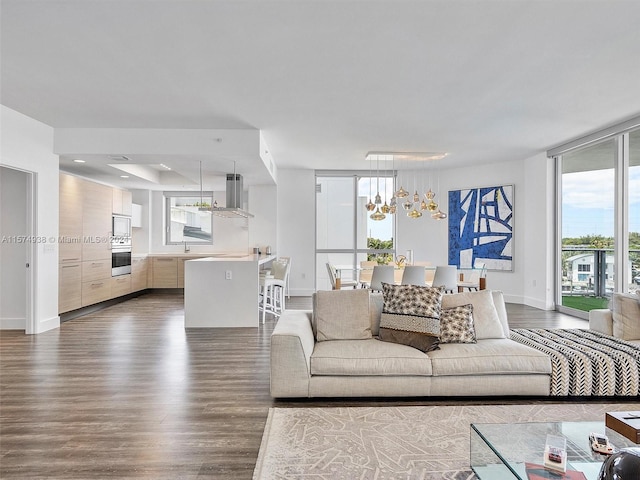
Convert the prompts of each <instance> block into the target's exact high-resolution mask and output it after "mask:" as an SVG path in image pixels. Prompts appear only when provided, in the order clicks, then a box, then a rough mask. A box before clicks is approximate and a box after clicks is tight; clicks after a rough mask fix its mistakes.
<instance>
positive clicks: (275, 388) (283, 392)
mask: <svg viewBox="0 0 640 480" xmlns="http://www.w3.org/2000/svg"><path fill="white" fill-rule="evenodd" d="M314 346H315V338H314V336H313V330H312V329H311V311H306V310H285V312H284V313H283V314H282V315H281V316H280V318H279V319H278V323H277V324H276V326H275V328H274V329H273V333H272V334H271V396H272V397H275V398H280V397H308V396H309V379H310V376H311V354H312V353H313V348H314Z"/></svg>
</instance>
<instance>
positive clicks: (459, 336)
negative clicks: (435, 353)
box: [440, 304, 476, 343]
mask: <svg viewBox="0 0 640 480" xmlns="http://www.w3.org/2000/svg"><path fill="white" fill-rule="evenodd" d="M440 343H476V331H475V329H474V328H473V305H471V304H469V305H460V306H459V307H453V308H444V309H442V312H441V313H440Z"/></svg>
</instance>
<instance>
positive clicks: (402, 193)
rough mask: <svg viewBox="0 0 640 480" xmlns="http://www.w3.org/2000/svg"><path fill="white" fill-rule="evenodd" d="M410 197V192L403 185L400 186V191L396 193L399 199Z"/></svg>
mask: <svg viewBox="0 0 640 480" xmlns="http://www.w3.org/2000/svg"><path fill="white" fill-rule="evenodd" d="M408 196H409V192H407V191H406V190H405V189H404V188H402V184H400V189H399V190H398V191H397V192H396V197H397V198H405V197H408Z"/></svg>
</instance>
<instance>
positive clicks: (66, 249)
mask: <svg viewBox="0 0 640 480" xmlns="http://www.w3.org/2000/svg"><path fill="white" fill-rule="evenodd" d="M59 182H60V183H59V187H60V218H59V229H58V232H59V233H58V235H59V239H60V241H59V245H58V263H66V262H74V263H76V262H80V261H81V260H82V203H83V202H82V196H83V181H82V180H81V179H79V178H78V177H74V176H73V175H65V174H61V175H60V180H59ZM79 287H80V285H79V284H78V288H79Z"/></svg>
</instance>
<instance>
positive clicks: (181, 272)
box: [178, 258, 191, 288]
mask: <svg viewBox="0 0 640 480" xmlns="http://www.w3.org/2000/svg"><path fill="white" fill-rule="evenodd" d="M187 260H191V259H190V258H178V288H184V262H186V261H187Z"/></svg>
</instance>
